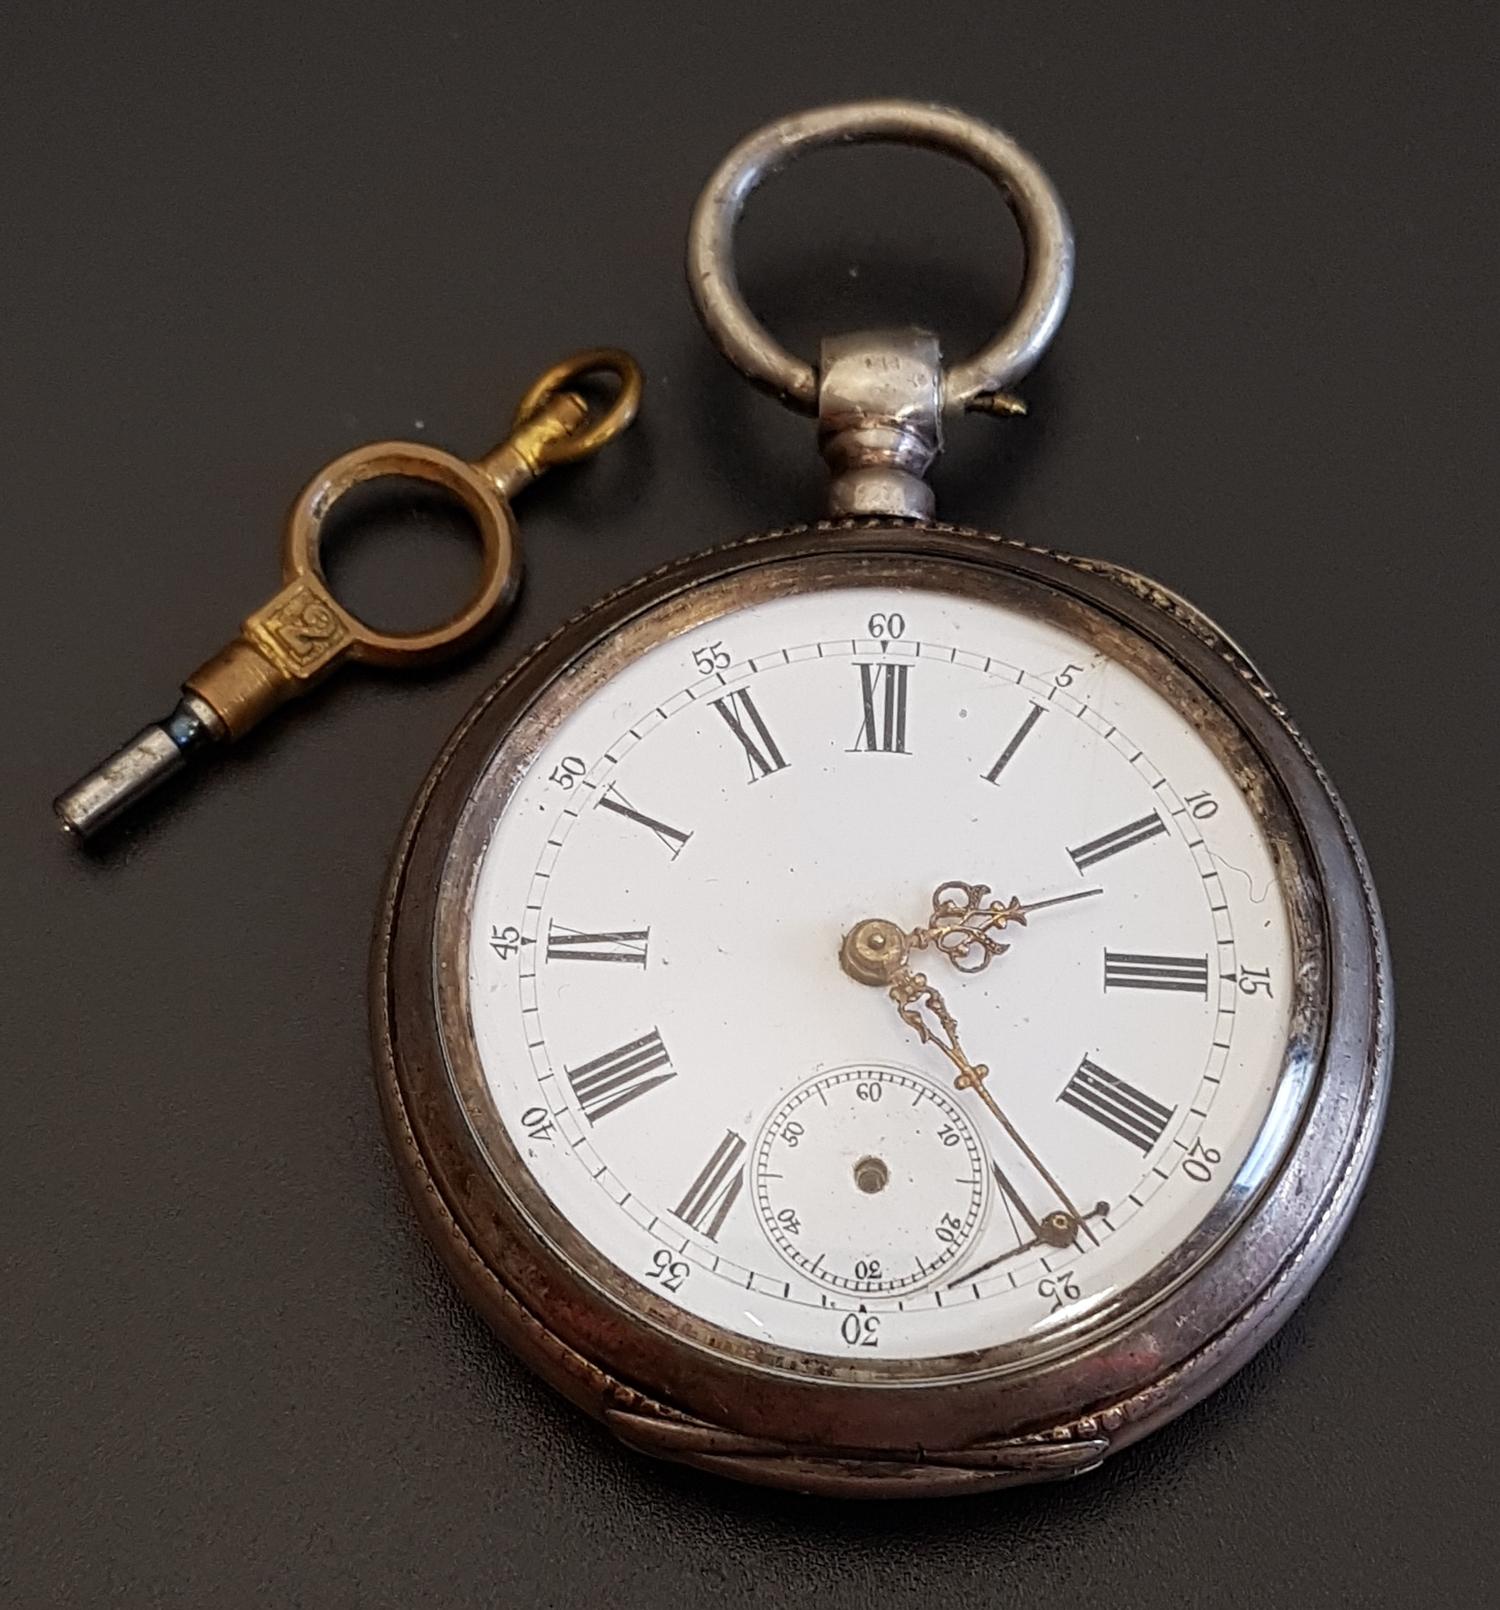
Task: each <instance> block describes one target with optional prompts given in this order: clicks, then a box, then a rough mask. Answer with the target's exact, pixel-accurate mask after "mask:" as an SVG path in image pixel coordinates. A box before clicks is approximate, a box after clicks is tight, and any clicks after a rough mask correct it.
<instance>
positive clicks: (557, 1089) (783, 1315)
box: [467, 586, 1296, 1363]
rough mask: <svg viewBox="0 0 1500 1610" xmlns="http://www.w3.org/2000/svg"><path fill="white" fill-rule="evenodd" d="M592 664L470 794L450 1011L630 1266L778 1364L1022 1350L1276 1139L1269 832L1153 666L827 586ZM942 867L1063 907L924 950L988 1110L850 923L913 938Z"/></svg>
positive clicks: (1281, 1012) (506, 1101)
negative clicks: (854, 953)
mask: <svg viewBox="0 0 1500 1610" xmlns="http://www.w3.org/2000/svg"><path fill="white" fill-rule="evenodd" d="M578 677H579V683H580V685H581V687H582V690H583V691H582V694H581V696H579V695H577V694H575V695H573V696H571V697H569V698H567V699H566V700H564V701H562V702H561V703H560V704H559V714H558V716H557V718H556V720H555V721H554V720H552V719H551V718H549V719H548V723H547V724H548V731H547V735H546V738H545V741H544V742H543V743H542V744H541V746H540V748H539V750H538V751H537V753H536V754H535V757H534V759H533V760H532V761H531V763H530V764H529V766H528V767H527V768H526V770H525V772H524V774H523V775H522V776H521V777H520V778H519V780H518V781H516V782H515V784H514V787H513V788H509V790H508V792H507V793H505V794H503V795H502V794H501V792H500V785H499V783H498V782H497V781H496V779H497V778H498V777H499V776H500V774H501V772H502V770H503V767H502V760H503V751H502V756H501V757H500V758H499V759H497V761H496V763H495V764H494V765H493V766H492V768H491V773H490V774H489V776H488V778H487V779H486V780H484V781H482V782H481V783H480V785H479V787H478V789H477V790H476V792H475V795H474V798H473V800H472V802H471V805H470V809H471V810H475V811H481V812H482V811H484V810H486V809H493V810H496V811H497V812H498V816H497V819H496V820H495V822H494V824H493V827H492V829H491V831H490V833H489V838H488V842H487V845H486V848H485V850H484V853H483V855H482V858H481V860H480V863H479V865H478V868H477V870H473V869H471V870H470V875H471V876H472V877H473V880H474V881H473V894H472V912H473V925H472V930H471V934H470V944H469V953H468V956H467V968H468V989H467V997H468V1009H469V1019H470V1027H471V1030H472V1034H473V1037H474V1042H475V1046H476V1049H477V1052H478V1058H479V1063H480V1066H481V1068H482V1070H483V1077H484V1081H485V1086H486V1094H487V1097H488V1099H489V1101H490V1102H491V1103H492V1104H493V1107H494V1109H495V1111H496V1112H497V1113H498V1115H499V1118H500V1121H501V1123H502V1124H503V1125H504V1126H505V1129H506V1131H507V1132H508V1134H509V1136H510V1137H511V1140H512V1142H513V1144H514V1146H515V1149H516V1151H517V1152H518V1154H519V1156H520V1158H521V1159H522V1161H523V1164H524V1166H525V1167H526V1168H527V1169H529V1170H530V1171H531V1173H532V1175H533V1177H534V1180H535V1182H536V1185H537V1186H538V1187H539V1189H540V1191H541V1193H542V1194H543V1195H544V1196H545V1198H546V1199H547V1200H548V1201H549V1202H550V1203H551V1205H552V1208H553V1209H555V1211H556V1212H557V1214H558V1215H560V1217H561V1218H562V1219H563V1220H565V1221H566V1222H567V1223H568V1224H569V1225H570V1226H572V1228H573V1230H574V1231H575V1232H576V1233H577V1235H578V1236H579V1237H581V1238H582V1240H583V1241H584V1242H585V1243H587V1244H588V1245H589V1246H591V1247H592V1248H593V1249H594V1250H595V1252H596V1253H597V1254H598V1255H599V1257H600V1258H601V1259H602V1260H603V1262H604V1263H605V1264H607V1265H610V1266H613V1267H614V1268H615V1269H617V1270H618V1271H619V1272H620V1273H621V1274H622V1275H623V1276H625V1277H627V1279H628V1280H629V1281H630V1282H633V1283H635V1284H636V1285H637V1286H639V1287H642V1288H644V1289H646V1290H647V1291H650V1292H652V1293H654V1294H655V1296H656V1297H658V1298H659V1299H661V1300H662V1301H663V1302H665V1303H666V1304H669V1305H672V1307H674V1308H675V1309H680V1310H682V1311H684V1312H685V1313H686V1314H687V1315H691V1316H693V1318H695V1319H696V1320H698V1321H701V1322H703V1323H705V1324H707V1325H709V1326H712V1327H715V1328H717V1329H718V1330H720V1331H723V1332H727V1333H729V1334H730V1335H732V1336H735V1337H739V1338H743V1339H745V1340H748V1341H750V1342H753V1343H759V1344H763V1345H765V1346H767V1347H770V1348H773V1349H776V1350H778V1351H780V1352H782V1353H810V1354H817V1355H824V1356H827V1357H830V1358H841V1359H845V1360H849V1359H853V1360H854V1361H856V1362H859V1363H870V1362H872V1361H879V1360H885V1359H889V1360H920V1359H928V1358H934V1359H935V1358H947V1357H950V1356H952V1355H955V1354H961V1353H968V1352H971V1351H973V1350H979V1349H986V1348H993V1347H997V1346H1001V1345H1003V1344H1007V1343H1012V1342H1019V1341H1023V1340H1027V1339H1036V1338H1041V1337H1044V1336H1046V1335H1047V1334H1048V1333H1049V1332H1052V1331H1054V1330H1057V1329H1058V1328H1060V1327H1062V1326H1065V1325H1067V1324H1069V1323H1070V1322H1071V1321H1073V1320H1076V1319H1079V1318H1080V1317H1081V1316H1083V1315H1085V1314H1086V1313H1089V1312H1091V1311H1093V1310H1095V1309H1097V1308H1100V1307H1101V1306H1103V1305H1105V1304H1108V1303H1110V1302H1111V1301H1114V1300H1116V1299H1117V1298H1118V1296H1119V1294H1121V1293H1122V1292H1125V1291H1126V1290H1127V1289H1129V1288H1131V1287H1133V1286H1135V1285H1136V1284H1137V1283H1138V1282H1140V1281H1142V1280H1143V1279H1144V1278H1145V1277H1146V1276H1147V1275H1149V1274H1150V1272H1151V1271H1152V1270H1154V1269H1156V1268H1157V1267H1158V1266H1159V1265H1160V1264H1161V1263H1162V1261H1163V1260H1164V1259H1167V1258H1169V1257H1170V1256H1171V1255H1172V1254H1173V1252H1174V1251H1175V1250H1176V1249H1178V1248H1179V1247H1181V1245H1182V1244H1183V1243H1184V1242H1185V1241H1186V1240H1188V1238H1189V1237H1190V1236H1191V1235H1192V1234H1193V1232H1194V1231H1195V1230H1197V1229H1198V1227H1199V1226H1200V1225H1201V1224H1202V1222H1203V1221H1204V1219H1205V1217H1206V1216H1207V1215H1208V1214H1209V1213H1210V1211H1211V1210H1212V1209H1214V1208H1215V1207H1216V1205H1217V1204H1219V1203H1220V1202H1221V1201H1222V1200H1223V1199H1224V1197H1225V1193H1226V1192H1227V1191H1229V1190H1230V1189H1231V1188H1232V1187H1233V1185H1234V1182H1235V1181H1236V1180H1237V1179H1241V1178H1247V1177H1249V1176H1250V1175H1251V1174H1253V1173H1254V1172H1255V1169H1256V1165H1257V1161H1258V1160H1259V1161H1260V1162H1263V1161H1264V1159H1263V1158H1261V1157H1260V1156H1259V1154H1258V1152H1257V1147H1259V1148H1260V1149H1261V1151H1262V1152H1263V1151H1264V1149H1265V1147H1266V1146H1267V1145H1268V1144H1270V1141H1269V1140H1268V1139H1267V1137H1268V1136H1272V1135H1273V1134H1274V1135H1280V1136H1283V1137H1284V1135H1285V1133H1286V1130H1287V1128H1288V1127H1289V1122H1288V1118H1287V1114H1286V1112H1285V1111H1284V1110H1282V1109H1284V1108H1285V1106H1286V1103H1287V1102H1288V1101H1289V1100H1292V1099H1293V1096H1292V1095H1291V1094H1290V1093H1288V1091H1287V1090H1286V1089H1285V1088H1284V1082H1283V1079H1282V1073H1283V1067H1284V1064H1285V1063H1286V1061H1287V1055H1288V1046H1287V1042H1288V1034H1289V1020H1290V1019H1289V1012H1290V1005H1291V1000H1292V995H1293V981H1294V976H1295V969H1296V957H1295V956H1294V953H1293V946H1292V940H1291V932H1290V927H1289V923H1288V918H1287V911H1286V904H1285V900H1284V897H1283V892H1282V890H1281V887H1280V884H1279V882H1278V872H1277V868H1276V862H1275V860H1274V858H1273V854H1272V851H1271V849H1270V847H1269V845H1268V844H1267V842H1266V840H1265V837H1264V835H1263V833H1262V831H1261V828H1260V826H1259V823H1258V819H1257V816H1256V814H1255V812H1254V810H1253V809H1252V807H1251V805H1250V803H1249V802H1248V800H1247V798H1246V796H1245V794H1243V793H1242V792H1241V787H1240V785H1239V783H1237V782H1236V780H1235V778H1234V777H1233V776H1231V774H1230V772H1229V771H1228V769H1226V767H1225V765H1224V764H1223V763H1222V762H1221V761H1220V759H1219V758H1218V757H1217V755H1216V754H1215V752H1214V750H1213V749H1212V748H1211V747H1210V745H1209V744H1208V743H1207V742H1206V740H1205V739H1204V737H1203V736H1202V735H1201V734H1200V732H1199V730H1198V727H1197V726H1196V725H1195V723H1194V721H1193V720H1192V719H1190V717H1189V716H1188V715H1186V714H1184V713H1183V712H1182V711H1180V710H1179V709H1178V708H1177V706H1176V705H1175V704H1174V703H1172V702H1171V701H1169V699H1168V698H1167V697H1166V696H1164V694H1163V693H1162V692H1160V691H1158V690H1157V689H1156V688H1154V687H1152V686H1151V685H1149V684H1148V682H1147V681H1146V680H1145V679H1144V678H1143V677H1142V676H1141V675H1140V674H1138V673H1137V672H1136V671H1135V670H1133V669H1130V668H1129V667H1127V666H1126V665H1124V664H1123V663H1121V662H1119V661H1116V660H1113V659H1110V658H1108V657H1106V656H1105V655H1104V654H1103V653H1101V652H1100V651H1099V650H1098V649H1097V648H1096V647H1094V646H1093V645H1092V643H1091V642H1089V641H1086V640H1085V639H1084V638H1082V637H1077V636H1074V635H1072V634H1071V633H1070V632H1068V631H1066V630H1064V629H1062V628H1061V627H1060V626H1058V625H1056V624H1053V623H1051V622H1050V621H1048V620H1044V619H1042V618H1040V617H1039V616H1035V615H1032V614H1029V613H1025V612H1023V611H1021V610H1020V609H1018V608H1014V607H1010V606H1002V605H1000V604H998V603H994V602H988V601H985V600H983V599H981V598H977V597H967V596H959V595H958V594H956V593H950V592H945V591H941V590H936V589H933V590H929V589H928V588H926V587H922V588H907V589H897V588H887V587H873V586H848V587H835V588H823V589H821V590H817V591H813V592H803V593H799V592H796V591H792V592H789V593H787V594H786V595H784V596H772V597H768V598H766V599H764V600H762V601H758V602H754V603H752V604H748V605H745V606H743V607H738V608H734V607H731V608H729V609H728V611H727V612H725V613H719V614H717V615H716V616H715V617H714V618H713V619H712V620H711V621H709V622H708V623H706V624H702V625H697V626H693V627H691V628H690V629H683V630H681V631H679V632H677V633H676V635H669V636H668V637H667V638H666V639H665V640H664V641H659V642H656V643H655V645H654V646H652V647H650V648H648V649H646V650H645V651H644V652H642V653H640V654H639V655H638V656H636V657H634V658H629V659H627V660H626V661H625V663H623V664H620V665H611V667H610V669H609V671H608V673H607V674H605V673H603V672H598V673H587V672H586V670H581V671H580V672H579V673H578ZM502 797H503V810H502V809H500V807H499V805H498V804H495V805H491V804H490V803H489V802H490V801H491V800H492V799H494V800H500V799H501V798H502ZM953 880H962V881H966V882H969V883H983V884H987V885H989V886H990V887H991V888H992V890H993V891H994V895H995V897H997V898H999V899H1002V900H1007V899H1009V898H1010V897H1012V896H1019V897H1020V899H1021V901H1022V902H1023V903H1031V902H1041V901H1047V900H1054V899H1057V898H1058V897H1061V896H1067V895H1078V896H1080V898H1077V899H1073V900H1070V901H1066V902H1063V903H1059V904H1056V905H1053V906H1050V907H1048V908H1046V909H1041V910H1037V911H1035V912H1034V913H1033V914H1031V915H1030V917H1029V918H1028V920H1027V922H1026V923H1025V924H1024V925H1019V924H1012V925H1009V926H1007V927H1006V929H1005V931H1004V933H1003V939H1004V940H1005V942H1006V943H1007V944H1008V946H1009V948H1008V949H1007V950H1006V951H1005V953H1004V954H1003V955H998V956H996V957H995V958H994V959H993V961H992V963H991V964H990V965H989V966H987V967H986V968H985V969H984V970H983V971H982V972H979V973H974V974H967V975H966V974H964V973H962V972H960V971H958V970H957V969H956V968H954V967H953V966H952V965H951V964H950V963H949V962H948V961H947V960H945V959H944V958H943V957H942V956H940V955H937V954H935V953H933V952H932V951H930V950H929V951H925V952H921V953H917V954H915V955H914V957H913V965H914V966H916V967H919V968H920V970H922V971H923V972H924V973H925V974H926V975H927V976H928V978H929V980H930V982H931V983H932V984H933V985H935V986H936V987H937V988H938V989H940V991H941V993H942V996H943V998H944V1000H945V1002H946V1004H947V1007H948V1008H949V1009H950V1011H951V1013H952V1015H953V1016H954V1018H955V1019H956V1020H957V1022H958V1024H959V1026H960V1031H961V1034H962V1042H963V1047H964V1049H965V1051H966V1052H967V1054H968V1055H969V1056H970V1057H971V1058H972V1059H973V1061H974V1062H976V1063H982V1064H984V1065H985V1067H986V1068H987V1070H988V1077H987V1079H986V1081H985V1090H986V1092H987V1093H989V1094H990V1095H991V1096H992V1097H993V1098H994V1102H995V1104H996V1106H998V1108H999V1109H1000V1111H1001V1112H1002V1113H1003V1115H1004V1122H1003V1123H1002V1122H1001V1121H998V1120H997V1117H996V1114H995V1111H994V1110H993V1109H992V1108H991V1107H990V1106H988V1105H986V1103H985V1102H984V1101H983V1100H981V1099H980V1095H979V1092H977V1091H976V1090H974V1089H957V1088H955V1083H954V1079H955V1070H954V1065H953V1063H952V1062H951V1061H950V1060H948V1059H947V1058H945V1057H944V1056H943V1055H942V1054H941V1052H940V1050H939V1048H938V1047H937V1046H935V1045H934V1044H932V1043H931V1042H930V1041H929V1042H927V1043H924V1041H923V1040H922V1039H921V1038H920V1037H919V1035H918V1034H917V1033H916V1032H915V1031H914V1029H913V1028H912V1027H911V1026H910V1025H909V1024H908V1023H906V1022H903V1020H902V1019H901V1017H900V1016H899V1015H898V1011H897V1007H896V1005H895V1003H893V1002H892V1000H891V999H890V998H889V996H888V994H887V992H886V990H885V989H883V988H874V987H869V986H867V985H864V984H861V983H858V982H856V981H855V980H854V979H852V978H851V977H850V976H849V975H848V974H847V973H846V972H845V971H844V970H843V969H842V968H841V966H840V956H839V952H840V943H841V941H842V939H843V936H844V935H845V934H846V933H847V932H848V931H849V930H850V929H851V928H852V927H853V926H854V925H856V924H858V923H860V922H861V921H862V920H864V919H867V918H871V917H880V918H886V919H889V920H891V921H893V922H895V923H897V924H899V925H900V926H901V927H903V928H905V929H914V928H916V927H918V926H919V925H921V924H922V923H924V922H925V921H926V920H927V918H928V914H929V912H930V910H931V905H932V899H933V892H934V890H935V889H936V888H937V887H938V886H939V885H941V884H944V883H948V882H950V881H953ZM1086 891H1097V893H1086ZM861 1086H863V1087H865V1091H866V1093H865V1095H864V1096H862V1095H861V1094H860V1093H859V1090H860V1087H861ZM870 1090H876V1091H878V1094H876V1095H875V1096H874V1097H873V1098H870V1097H869V1096H868V1092H869V1091H870ZM792 1126H800V1133H799V1134H797V1136H796V1144H795V1145H791V1144H789V1138H788V1137H789V1136H790V1135H791V1134H792V1133H793V1128H792ZM877 1182H878V1183H877ZM872 1187H873V1188H872ZM788 1216H789V1217H788ZM793 1222H795V1224H796V1226H797V1229H796V1230H795V1231H792V1230H791V1229H790V1227H789V1226H790V1224H791V1223H793ZM668 1311H669V1312H670V1311H671V1310H670V1309H669V1310H668Z"/></svg>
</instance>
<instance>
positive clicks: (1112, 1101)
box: [1057, 1057, 1175, 1152]
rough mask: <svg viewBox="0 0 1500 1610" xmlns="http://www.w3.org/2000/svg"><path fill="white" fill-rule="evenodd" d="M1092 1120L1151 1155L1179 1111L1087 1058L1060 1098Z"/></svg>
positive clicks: (1064, 1088) (1080, 1064)
mask: <svg viewBox="0 0 1500 1610" xmlns="http://www.w3.org/2000/svg"><path fill="white" fill-rule="evenodd" d="M1057 1099H1058V1100H1059V1101H1065V1102H1067V1104H1068V1105H1069V1106H1070V1107H1074V1108H1076V1109H1077V1110H1078V1111H1079V1112H1081V1113H1083V1114H1085V1115H1086V1116H1087V1117H1089V1118H1092V1119H1093V1120H1094V1122H1095V1123H1096V1124H1103V1125H1104V1127H1105V1128H1106V1129H1108V1130H1110V1131H1112V1132H1113V1133H1114V1134H1116V1135H1118V1136H1119V1137H1120V1138H1121V1140H1128V1141H1129V1142H1130V1144H1131V1145H1132V1146H1138V1147H1139V1148H1140V1149H1141V1151H1143V1152H1149V1151H1150V1150H1151V1148H1152V1147H1153V1146H1154V1145H1155V1144H1156V1143H1157V1141H1159V1140H1160V1139H1161V1137H1162V1134H1163V1132H1164V1131H1165V1129H1166V1127H1167V1125H1168V1123H1170V1122H1171V1118H1172V1113H1173V1111H1174V1110H1175V1109H1173V1108H1171V1107H1163V1106H1162V1104H1161V1103H1160V1102H1159V1101H1158V1100H1157V1099H1156V1098H1155V1096H1148V1095H1147V1094H1146V1092H1145V1091H1144V1090H1137V1089H1136V1087H1135V1086H1134V1085H1133V1084H1131V1083H1129V1082H1128V1081H1127V1080H1125V1079H1122V1078H1120V1076H1119V1075H1118V1074H1114V1073H1110V1072H1109V1071H1108V1069H1106V1068H1101V1067H1100V1066H1099V1064H1098V1063H1097V1062H1090V1061H1089V1059H1088V1058H1087V1057H1085V1058H1084V1059H1083V1061H1082V1062H1081V1063H1079V1065H1078V1072H1077V1073H1075V1074H1074V1075H1073V1077H1072V1078H1071V1079H1069V1080H1068V1082H1067V1084H1066V1085H1065V1086H1064V1087H1063V1091H1062V1094H1061V1095H1060V1096H1058V1098H1057Z"/></svg>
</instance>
